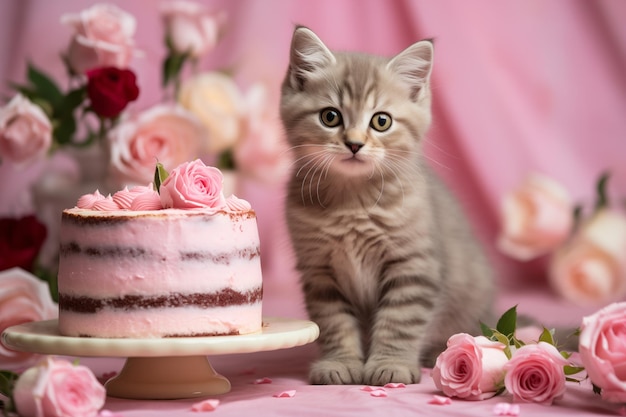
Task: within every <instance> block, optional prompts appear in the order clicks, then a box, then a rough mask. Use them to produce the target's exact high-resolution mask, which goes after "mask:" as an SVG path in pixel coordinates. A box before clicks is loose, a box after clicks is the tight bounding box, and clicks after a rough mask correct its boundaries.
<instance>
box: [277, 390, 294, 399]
mask: <svg viewBox="0 0 626 417" xmlns="http://www.w3.org/2000/svg"><path fill="white" fill-rule="evenodd" d="M294 395H296V390H295V389H292V390H288V391H283V392H280V393H278V394H274V397H276V398H291V397H293V396H294Z"/></svg>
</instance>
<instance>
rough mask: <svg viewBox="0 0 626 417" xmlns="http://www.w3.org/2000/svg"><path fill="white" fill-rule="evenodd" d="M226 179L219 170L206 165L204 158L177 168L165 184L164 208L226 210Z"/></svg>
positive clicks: (162, 199)
mask: <svg viewBox="0 0 626 417" xmlns="http://www.w3.org/2000/svg"><path fill="white" fill-rule="evenodd" d="M223 180H224V177H223V175H222V172H221V171H220V170H219V169H217V168H215V167H211V166H207V165H205V164H204V162H202V161H201V160H200V159H196V160H194V161H191V162H185V163H183V164H181V165H179V166H178V167H176V168H174V169H173V170H172V172H170V174H169V176H168V177H167V179H165V181H163V184H161V187H160V194H161V203H162V204H163V207H164V208H180V209H194V208H209V209H215V210H220V209H224V208H225V207H226V198H224V193H223V192H222V182H223Z"/></svg>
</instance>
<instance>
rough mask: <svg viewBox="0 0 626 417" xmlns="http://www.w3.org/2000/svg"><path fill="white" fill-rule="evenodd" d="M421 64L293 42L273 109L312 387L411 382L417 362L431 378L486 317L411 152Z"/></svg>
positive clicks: (479, 271)
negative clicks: (281, 133) (429, 369)
mask: <svg viewBox="0 0 626 417" xmlns="http://www.w3.org/2000/svg"><path fill="white" fill-rule="evenodd" d="M432 56H433V48H432V43H431V42H429V41H422V42H418V43H416V44H414V45H412V46H411V47H409V48H407V49H406V50H405V51H404V52H402V53H401V54H399V55H398V56H396V57H394V58H393V59H391V60H387V59H383V58H378V57H373V56H368V55H362V54H354V53H336V52H331V51H330V50H328V49H327V48H326V46H325V45H324V44H323V43H322V42H321V41H320V39H319V38H318V37H317V36H316V35H315V34H314V33H313V32H312V31H310V30H309V29H307V28H304V27H298V28H296V30H295V32H294V36H293V39H292V46H291V58H290V64H289V70H288V72H287V75H286V78H285V81H284V83H283V87H282V101H281V116H282V119H283V123H284V126H285V129H286V132H287V137H288V140H289V142H290V145H291V147H292V150H293V154H294V164H293V170H292V174H291V180H290V183H289V185H288V196H287V203H286V204H287V206H286V213H287V221H288V226H289V232H290V236H291V240H292V243H293V247H294V250H295V254H296V260H297V268H298V270H299V272H300V274H301V282H302V288H303V291H304V295H305V301H306V307H307V310H308V313H309V315H310V317H311V319H312V320H314V321H315V322H316V323H317V324H318V325H319V327H320V338H319V344H320V347H321V353H322V357H321V359H320V360H318V361H317V362H316V363H315V364H313V366H312V369H311V373H310V381H311V382H312V383H314V384H372V385H383V384H385V383H388V382H403V383H416V382H419V380H420V360H421V364H428V363H429V361H431V362H430V364H431V365H432V360H433V358H434V357H435V356H436V354H437V353H438V352H439V351H441V350H442V349H443V348H444V347H445V342H446V340H447V338H448V337H449V336H450V335H452V334H453V333H457V332H474V331H475V330H476V329H477V328H478V321H479V319H481V318H483V319H485V317H484V316H486V315H487V313H488V312H489V310H490V307H491V297H492V290H493V288H492V278H491V271H490V269H489V267H488V265H487V262H486V261H485V258H484V256H483V254H482V252H481V249H480V247H479V244H478V243H477V242H476V240H475V238H474V237H473V235H472V232H471V231H470V228H469V227H468V225H467V223H466V221H465V219H464V217H463V214H462V213H461V211H460V209H459V207H458V205H457V203H456V202H455V200H454V199H453V198H452V196H451V195H450V194H449V193H448V192H447V191H446V188H445V186H444V185H443V184H442V183H441V182H440V181H439V180H438V179H437V177H435V176H434V175H433V174H432V173H431V171H430V169H429V168H428V167H427V165H426V164H425V162H424V158H423V156H422V152H421V141H422V138H423V136H424V134H425V132H426V130H427V128H428V126H429V124H430V119H431V111H430V101H431V99H430V86H429V80H430V72H431V67H432ZM325 109H326V111H325ZM328 109H330V110H328ZM328 111H330V112H331V113H328ZM332 112H334V113H332ZM379 112H383V113H382V115H381V114H378V113H379ZM388 117H390V118H391V126H390V127H389V128H388V130H384V131H378V130H377V129H376V127H378V128H381V127H385V123H386V121H387V118H388ZM373 119H374V120H373ZM338 121H339V122H340V123H337V122H338ZM335 123H337V125H336V126H334V125H335ZM381 130H382V129H381Z"/></svg>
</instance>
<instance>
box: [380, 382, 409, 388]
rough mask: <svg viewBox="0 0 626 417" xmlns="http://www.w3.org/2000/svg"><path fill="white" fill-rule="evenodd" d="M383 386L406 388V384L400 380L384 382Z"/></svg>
mask: <svg viewBox="0 0 626 417" xmlns="http://www.w3.org/2000/svg"><path fill="white" fill-rule="evenodd" d="M383 388H406V385H404V384H403V383H402V382H390V383H388V384H385V385H384V386H383Z"/></svg>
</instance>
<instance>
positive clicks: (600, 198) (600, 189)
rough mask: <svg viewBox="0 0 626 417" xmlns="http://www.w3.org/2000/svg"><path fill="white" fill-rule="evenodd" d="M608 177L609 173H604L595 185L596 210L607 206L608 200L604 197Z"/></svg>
mask: <svg viewBox="0 0 626 417" xmlns="http://www.w3.org/2000/svg"><path fill="white" fill-rule="evenodd" d="M609 176H610V173H609V172H604V173H603V174H602V175H601V176H600V178H599V179H598V182H597V184H596V207H595V209H596V210H598V209H601V208H604V207H607V206H608V205H609V199H608V197H607V195H606V183H607V182H608V181H609Z"/></svg>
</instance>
